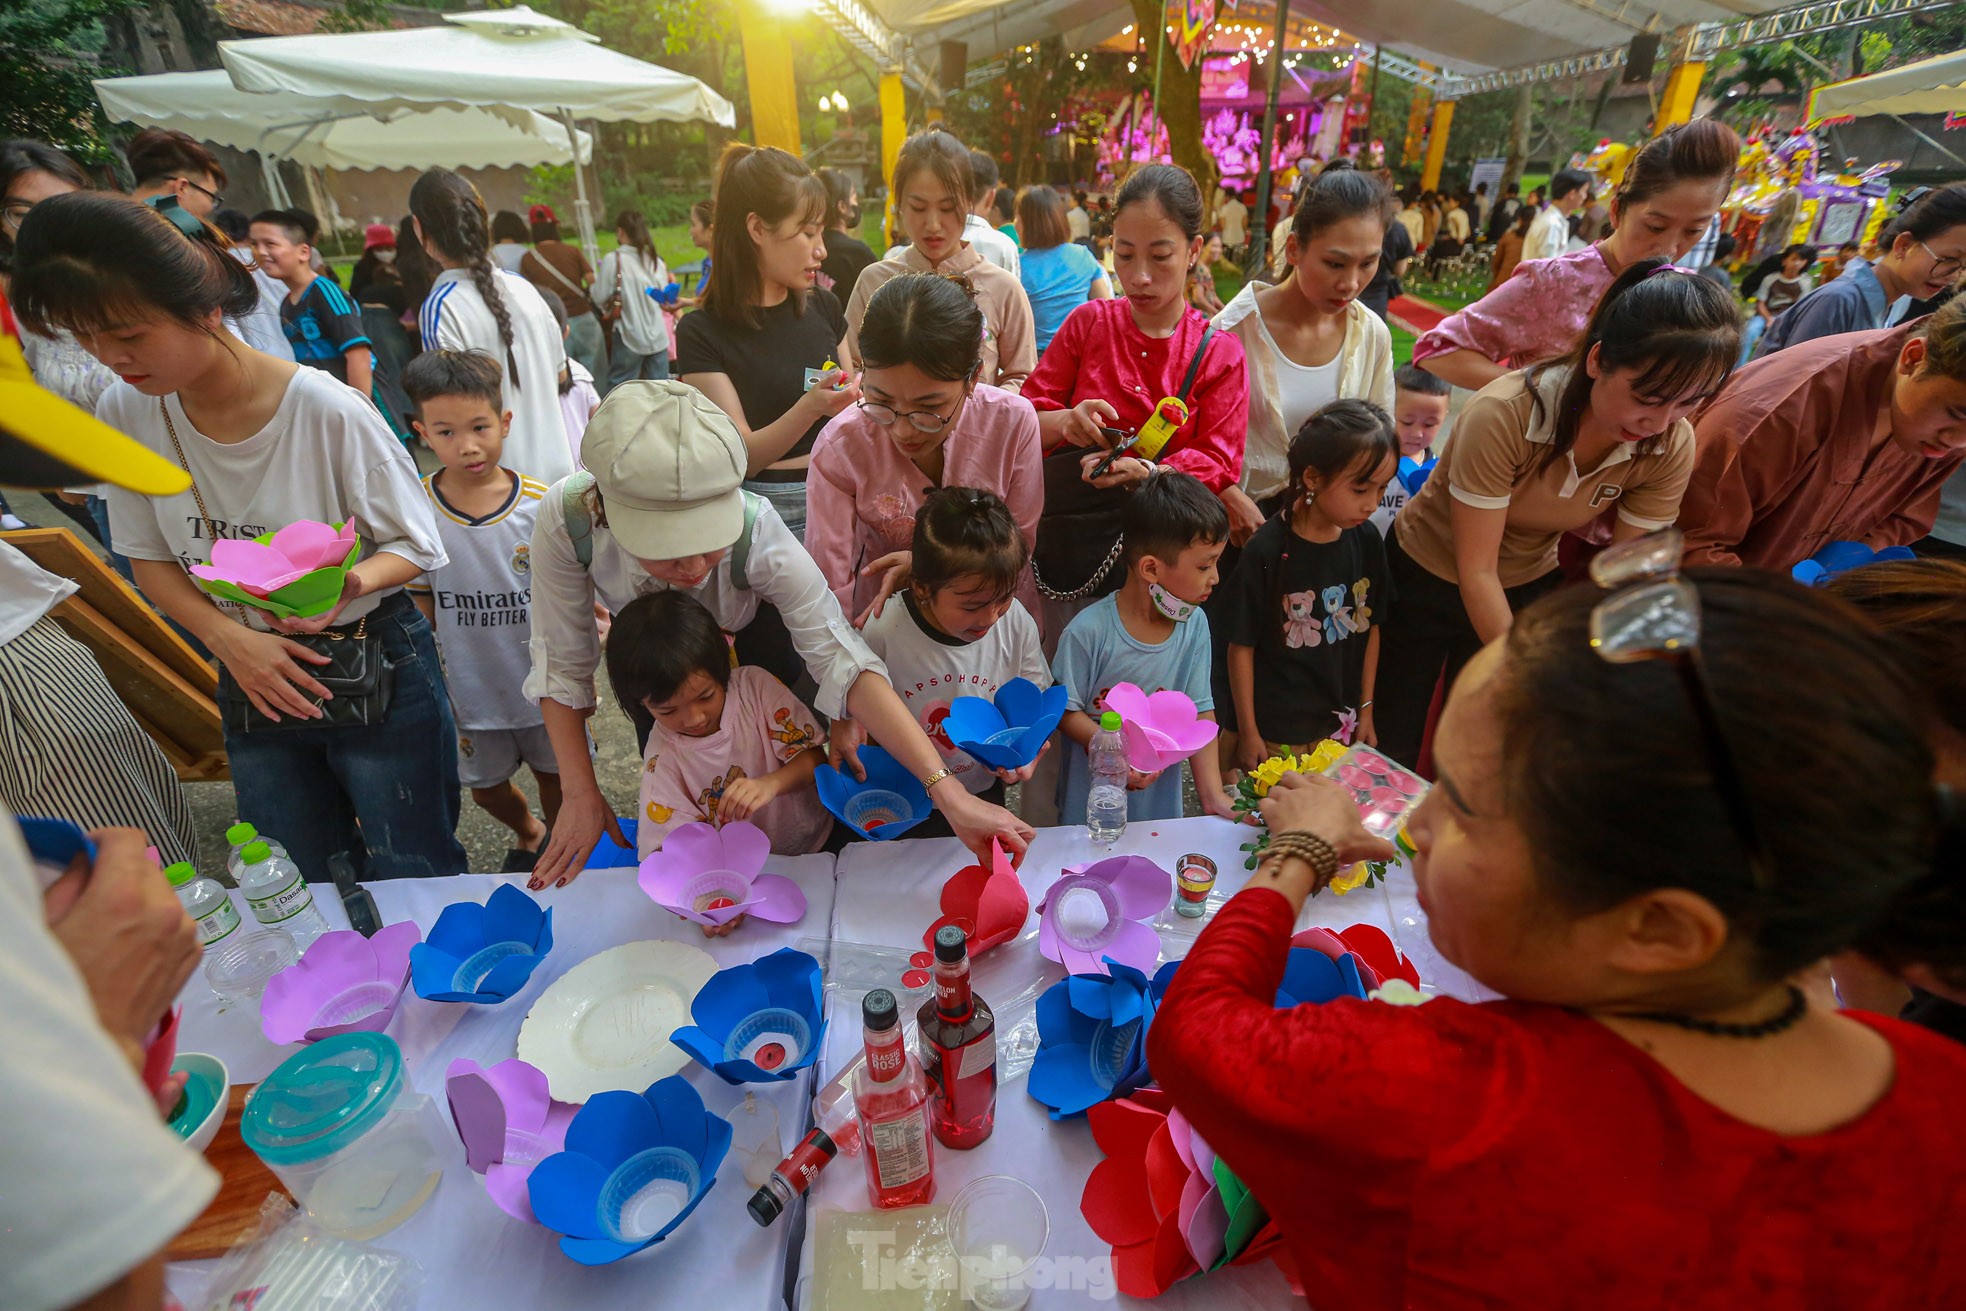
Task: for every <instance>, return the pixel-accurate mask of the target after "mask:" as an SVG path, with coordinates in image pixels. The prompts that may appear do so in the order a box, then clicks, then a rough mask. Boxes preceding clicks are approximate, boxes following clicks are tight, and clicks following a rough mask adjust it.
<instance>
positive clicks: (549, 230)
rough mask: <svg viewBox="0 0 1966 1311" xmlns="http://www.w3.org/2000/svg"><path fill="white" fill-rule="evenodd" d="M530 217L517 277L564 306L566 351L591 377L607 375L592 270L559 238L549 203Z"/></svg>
mask: <svg viewBox="0 0 1966 1311" xmlns="http://www.w3.org/2000/svg"><path fill="white" fill-rule="evenodd" d="M532 216H533V217H532V249H531V250H529V251H527V252H526V254H525V257H524V258H523V259H521V260H520V261H519V276H520V277H522V278H524V279H525V280H526V281H527V282H530V283H532V285H533V286H535V287H537V288H539V294H540V295H542V296H557V297H559V300H560V304H561V305H563V306H565V307H566V311H567V333H566V353H567V354H569V355H571V356H573V357H574V358H575V359H577V360H579V361H580V362H581V363H582V364H584V365H586V366H587V372H588V373H590V374H592V375H593V376H594V377H596V378H607V377H611V376H613V375H612V374H611V373H610V371H609V369H608V339H607V334H606V333H605V332H603V331H602V330H601V320H600V316H599V315H597V314H595V312H594V299H593V292H592V290H591V288H592V285H593V282H594V270H593V269H592V268H590V267H588V264H587V256H586V255H584V254H582V253H581V251H580V249H579V247H577V246H569V245H568V244H567V243H566V242H564V241H562V240H560V220H559V218H558V216H556V215H555V214H554V213H553V207H552V206H551V205H534V206H533V207H532Z"/></svg>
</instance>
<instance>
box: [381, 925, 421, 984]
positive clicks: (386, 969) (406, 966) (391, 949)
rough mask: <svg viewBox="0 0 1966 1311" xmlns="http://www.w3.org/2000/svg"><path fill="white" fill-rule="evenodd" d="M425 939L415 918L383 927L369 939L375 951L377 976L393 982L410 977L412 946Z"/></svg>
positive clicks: (387, 981) (386, 981) (385, 981)
mask: <svg viewBox="0 0 1966 1311" xmlns="http://www.w3.org/2000/svg"><path fill="white" fill-rule="evenodd" d="M422 941H423V930H422V929H420V928H418V927H417V923H416V921H415V920H404V921H402V922H401V923H399V924H391V925H389V926H388V927H386V928H384V929H381V930H380V931H378V932H377V933H376V935H375V936H374V937H373V938H370V939H369V949H370V950H371V951H373V952H374V953H375V967H376V977H377V978H378V979H381V980H382V981H383V982H384V983H393V982H396V981H398V980H402V979H407V978H409V977H410V948H411V947H414V946H416V945H417V944H418V943H419V942H422Z"/></svg>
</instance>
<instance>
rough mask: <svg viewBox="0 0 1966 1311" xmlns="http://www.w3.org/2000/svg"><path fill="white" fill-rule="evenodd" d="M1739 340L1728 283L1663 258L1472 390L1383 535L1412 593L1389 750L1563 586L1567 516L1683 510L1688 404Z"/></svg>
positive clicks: (1395, 655)
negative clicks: (1537, 351)
mask: <svg viewBox="0 0 1966 1311" xmlns="http://www.w3.org/2000/svg"><path fill="white" fill-rule="evenodd" d="M1517 280H1518V281H1520V279H1519V278H1518V279H1517ZM1740 348H1741V327H1740V314H1739V311H1738V310H1737V309H1736V308H1735V305H1734V298H1733V297H1732V296H1731V295H1729V294H1728V293H1727V292H1726V291H1725V290H1723V289H1722V288H1720V287H1718V286H1716V285H1715V284H1714V283H1712V282H1710V281H1708V280H1707V279H1706V278H1703V277H1701V276H1700V275H1699V274H1697V273H1692V272H1688V271H1687V270H1684V269H1681V268H1678V267H1677V266H1675V265H1670V264H1667V263H1665V262H1664V261H1663V260H1651V261H1647V262H1645V263H1642V264H1637V265H1634V266H1632V267H1631V268H1629V269H1627V270H1625V272H1624V274H1623V275H1622V276H1620V277H1619V278H1618V280H1617V281H1616V282H1614V283H1612V284H1611V289H1610V290H1609V291H1607V292H1605V294H1604V299H1603V300H1602V301H1601V302H1600V303H1599V304H1598V307H1597V310H1596V312H1595V313H1594V314H1592V316H1591V321H1590V325H1589V326H1588V327H1587V328H1586V330H1585V332H1584V337H1583V340H1581V341H1580V342H1578V343H1577V345H1576V347H1575V348H1574V349H1573V350H1572V351H1571V352H1570V354H1569V355H1568V356H1567V357H1566V358H1565V359H1563V360H1562V361H1560V362H1558V363H1555V364H1549V365H1542V366H1538V367H1537V368H1534V369H1529V370H1526V371H1524V372H1520V373H1511V374H1505V375H1503V377H1502V378H1501V379H1500V380H1499V381H1497V382H1495V383H1493V384H1492V385H1490V386H1488V387H1484V388H1483V389H1482V390H1481V393H1480V394H1479V395H1477V396H1476V397H1475V398H1474V399H1473V400H1472V401H1470V402H1469V403H1468V407H1467V409H1466V410H1465V411H1463V413H1462V415H1461V419H1460V422H1459V423H1458V424H1457V425H1456V426H1455V431H1454V439H1453V440H1452V441H1451V442H1449V443H1448V444H1447V447H1446V450H1445V451H1444V452H1443V453H1442V455H1441V457H1440V463H1439V464H1438V465H1437V466H1436V467H1435V469H1434V471H1433V474H1432V475H1431V476H1430V477H1429V478H1428V479H1427V481H1426V484H1425V485H1424V486H1422V487H1421V488H1420V491H1419V492H1418V494H1416V495H1415V496H1414V497H1413V499H1412V500H1410V501H1408V502H1407V503H1406V506H1405V508H1403V509H1402V510H1401V511H1400V512H1399V517H1398V518H1396V519H1394V520H1393V537H1392V541H1391V542H1390V543H1389V544H1388V546H1387V555H1388V556H1389V557H1390V560H1391V564H1392V573H1393V588H1394V590H1395V591H1396V592H1397V593H1398V594H1399V598H1400V605H1399V612H1398V613H1397V614H1396V615H1395V616H1394V617H1393V620H1392V622H1391V623H1390V624H1388V625H1387V626H1386V636H1385V652H1384V657H1383V659H1382V660H1381V661H1380V666H1379V684H1378V697H1377V700H1378V712H1379V713H1378V727H1379V746H1380V747H1381V748H1382V749H1383V750H1384V751H1385V752H1386V753H1387V754H1388V755H1390V756H1391V757H1392V758H1393V759H1395V760H1398V761H1402V762H1405V763H1407V764H1413V763H1415V762H1417V761H1418V759H1419V753H1420V744H1421V740H1422V737H1423V735H1424V732H1425V729H1426V724H1427V712H1428V707H1429V706H1430V705H1431V704H1432V702H1433V698H1434V688H1435V686H1436V685H1437V684H1438V683H1439V682H1440V681H1441V678H1442V676H1443V674H1444V675H1445V677H1446V678H1447V680H1448V681H1449V682H1450V683H1451V682H1452V681H1453V679H1454V676H1455V675H1456V674H1457V673H1459V672H1460V669H1461V667H1462V666H1463V665H1465V664H1466V663H1467V662H1468V660H1469V659H1470V658H1471V657H1472V656H1473V655H1474V653H1475V652H1476V651H1478V650H1479V649H1481V647H1482V646H1483V645H1484V644H1485V643H1488V642H1492V641H1494V640H1495V639H1496V638H1497V637H1500V636H1501V635H1502V634H1503V633H1505V632H1507V631H1508V627H1509V623H1510V621H1511V620H1512V618H1513V616H1514V614H1515V611H1516V610H1518V609H1520V608H1521V607H1522V606H1523V605H1524V604H1526V603H1527V602H1529V601H1531V600H1533V599H1534V598H1535V597H1537V596H1539V595H1541V594H1542V593H1543V592H1545V591H1548V590H1549V589H1550V588H1551V587H1553V586H1555V584H1556V582H1557V578H1558V574H1557V539H1558V538H1559V537H1561V536H1562V535H1563V534H1564V532H1565V531H1567V530H1570V529H1576V528H1581V527H1583V526H1584V525H1586V524H1588V523H1589V522H1590V521H1591V520H1593V519H1595V518H1597V517H1598V516H1599V515H1600V514H1601V513H1602V512H1605V511H1607V510H1611V509H1615V510H1616V512H1617V518H1616V526H1615V527H1614V528H1613V530H1612V540H1613V541H1623V540H1626V539H1628V538H1632V537H1636V536H1638V535H1640V534H1641V533H1647V532H1651V531H1652V530H1653V529H1656V528H1664V527H1666V526H1668V525H1669V524H1671V523H1672V522H1673V520H1674V519H1676V518H1677V517H1678V516H1679V501H1680V496H1681V494H1682V493H1684V492H1685V490H1686V481H1687V478H1688V477H1689V476H1690V475H1691V473H1692V469H1693V425H1692V423H1691V422H1690V421H1689V419H1690V416H1691V415H1692V413H1693V411H1694V410H1695V409H1697V408H1698V407H1699V406H1700V404H1701V403H1702V402H1704V401H1705V400H1706V399H1707V398H1708V397H1710V396H1712V395H1713V394H1714V392H1716V391H1718V390H1719V388H1720V385H1721V383H1722V382H1724V381H1725V380H1726V378H1727V375H1728V373H1729V371H1730V370H1732V369H1733V367H1734V359H1735V357H1736V356H1737V355H1738V354H1739V352H1740Z"/></svg>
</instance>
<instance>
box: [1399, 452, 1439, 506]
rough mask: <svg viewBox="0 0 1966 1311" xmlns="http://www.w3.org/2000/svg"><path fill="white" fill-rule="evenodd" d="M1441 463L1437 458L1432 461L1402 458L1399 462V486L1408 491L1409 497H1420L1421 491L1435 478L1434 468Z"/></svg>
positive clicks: (1409, 457) (1408, 457)
mask: <svg viewBox="0 0 1966 1311" xmlns="http://www.w3.org/2000/svg"><path fill="white" fill-rule="evenodd" d="M1439 463H1440V458H1439V457H1438V456H1436V457H1435V458H1433V459H1431V460H1424V461H1423V460H1416V459H1414V458H1413V457H1411V456H1404V455H1403V456H1401V457H1400V461H1399V485H1400V486H1401V487H1404V488H1405V489H1406V494H1407V495H1408V496H1418V495H1419V494H1420V489H1421V488H1422V487H1425V486H1426V485H1427V479H1429V478H1431V477H1433V473H1434V466H1435V465H1437V464H1439Z"/></svg>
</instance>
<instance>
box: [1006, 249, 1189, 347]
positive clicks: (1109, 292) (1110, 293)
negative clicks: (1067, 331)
mask: <svg viewBox="0 0 1966 1311" xmlns="http://www.w3.org/2000/svg"><path fill="white" fill-rule="evenodd" d="M1221 262H1222V234H1221V233H1219V232H1211V233H1209V234H1208V240H1206V241H1204V242H1202V244H1201V258H1200V259H1199V260H1196V261H1195V267H1194V271H1193V272H1191V273H1190V274H1188V303H1189V304H1190V305H1192V306H1194V307H1195V308H1196V309H1198V310H1200V311H1201V312H1202V313H1203V314H1207V315H1210V316H1211V317H1212V316H1214V315H1217V314H1220V313H1221V312H1222V296H1221V293H1219V292H1217V291H1216V290H1215V266H1216V265H1217V264H1220V263H1221ZM1106 294H1107V295H1109V296H1110V295H1112V292H1111V291H1110V290H1109V291H1108V292H1107V293H1106ZM1039 350H1040V351H1042V350H1043V347H1039Z"/></svg>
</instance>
